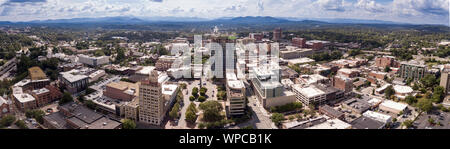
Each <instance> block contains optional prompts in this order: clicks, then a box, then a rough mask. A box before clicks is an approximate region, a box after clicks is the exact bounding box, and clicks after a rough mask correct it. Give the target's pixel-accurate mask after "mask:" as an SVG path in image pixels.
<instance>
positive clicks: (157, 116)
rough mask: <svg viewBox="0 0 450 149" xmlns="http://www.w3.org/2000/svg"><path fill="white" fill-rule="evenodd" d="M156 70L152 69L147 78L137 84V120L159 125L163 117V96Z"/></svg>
mask: <svg viewBox="0 0 450 149" xmlns="http://www.w3.org/2000/svg"><path fill="white" fill-rule="evenodd" d="M158 76H159V75H158V72H157V71H155V70H153V71H152V72H151V73H150V77H149V79H148V80H145V81H141V85H140V86H139V121H140V122H143V123H147V124H152V125H160V124H161V122H162V120H163V119H164V115H165V113H164V98H163V96H162V87H161V86H162V85H161V83H159V82H158Z"/></svg>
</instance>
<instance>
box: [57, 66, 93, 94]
mask: <svg viewBox="0 0 450 149" xmlns="http://www.w3.org/2000/svg"><path fill="white" fill-rule="evenodd" d="M59 83H60V86H63V87H65V88H66V90H67V92H69V93H71V94H75V93H78V92H81V91H84V90H85V89H87V87H88V84H89V76H87V75H84V74H82V73H81V72H80V71H79V70H77V69H73V70H71V71H67V72H60V75H59Z"/></svg>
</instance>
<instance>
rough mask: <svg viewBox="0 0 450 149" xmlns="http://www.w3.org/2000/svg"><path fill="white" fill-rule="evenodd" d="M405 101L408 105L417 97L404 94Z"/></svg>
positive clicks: (413, 102) (414, 101) (415, 100)
mask: <svg viewBox="0 0 450 149" xmlns="http://www.w3.org/2000/svg"><path fill="white" fill-rule="evenodd" d="M405 101H406V103H408V104H409V105H414V104H415V103H416V102H417V99H416V97H414V96H406V98H405Z"/></svg>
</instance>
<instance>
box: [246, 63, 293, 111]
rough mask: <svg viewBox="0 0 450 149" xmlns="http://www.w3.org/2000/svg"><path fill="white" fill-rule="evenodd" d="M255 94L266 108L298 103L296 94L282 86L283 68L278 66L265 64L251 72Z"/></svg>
mask: <svg viewBox="0 0 450 149" xmlns="http://www.w3.org/2000/svg"><path fill="white" fill-rule="evenodd" d="M249 78H250V82H251V84H252V89H253V92H255V94H256V95H257V97H258V99H259V101H260V102H261V103H262V105H263V107H264V108H270V107H273V106H281V105H285V104H288V103H293V102H295V101H296V99H295V94H294V93H293V92H291V91H288V90H285V89H284V86H283V85H282V84H281V68H280V67H279V66H278V65H277V64H263V65H261V66H258V67H253V68H252V71H251V72H250V77H249Z"/></svg>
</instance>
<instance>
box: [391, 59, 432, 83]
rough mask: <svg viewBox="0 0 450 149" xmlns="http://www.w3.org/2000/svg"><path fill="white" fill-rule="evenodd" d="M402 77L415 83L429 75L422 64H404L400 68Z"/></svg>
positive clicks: (413, 62)
mask: <svg viewBox="0 0 450 149" xmlns="http://www.w3.org/2000/svg"><path fill="white" fill-rule="evenodd" d="M398 73H400V77H401V78H403V79H408V78H411V79H413V80H414V81H417V80H420V79H422V78H423V77H424V76H425V74H426V73H427V68H426V66H425V65H423V64H420V63H418V62H416V61H411V62H404V63H401V66H400V71H399V72H398Z"/></svg>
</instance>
